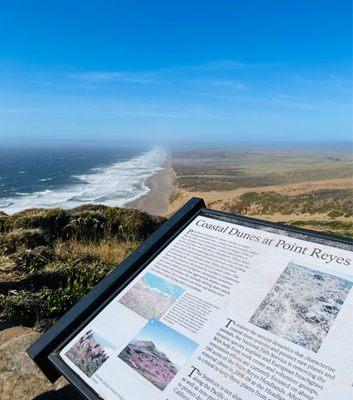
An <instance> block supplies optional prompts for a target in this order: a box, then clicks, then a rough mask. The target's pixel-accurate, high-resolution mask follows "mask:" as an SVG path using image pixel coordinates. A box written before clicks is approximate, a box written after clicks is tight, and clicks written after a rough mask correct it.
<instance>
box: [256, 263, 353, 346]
mask: <svg viewBox="0 0 353 400" xmlns="http://www.w3.org/2000/svg"><path fill="white" fill-rule="evenodd" d="M352 285H353V283H352V281H350V280H347V279H343V278H341V277H338V276H336V275H332V274H329V273H326V272H322V271H320V270H314V269H311V268H307V267H303V266H301V265H298V264H295V263H293V262H291V263H289V264H288V265H287V267H286V268H285V270H284V271H283V272H282V274H281V275H280V277H279V278H278V280H277V282H276V283H275V285H274V286H273V287H272V289H271V290H270V292H269V293H268V294H267V296H266V297H265V299H264V300H263V301H262V303H261V304H260V306H259V307H258V309H257V310H256V311H255V313H254V314H253V316H252V317H251V319H250V321H249V322H251V323H252V324H254V325H256V326H258V327H260V328H262V329H266V330H267V331H269V332H272V333H273V334H275V335H277V336H280V337H282V338H284V339H287V340H289V341H291V342H293V343H295V344H298V345H300V346H303V347H305V348H306V349H308V350H311V351H314V352H315V353H316V352H317V351H318V350H319V349H320V347H321V345H322V342H323V340H324V338H325V336H326V335H327V333H328V331H329V330H330V328H331V326H332V324H333V323H334V321H335V318H336V316H337V315H338V313H339V312H340V309H341V307H342V305H343V303H344V301H345V299H346V297H347V295H348V293H349V291H350V290H351V288H352Z"/></svg>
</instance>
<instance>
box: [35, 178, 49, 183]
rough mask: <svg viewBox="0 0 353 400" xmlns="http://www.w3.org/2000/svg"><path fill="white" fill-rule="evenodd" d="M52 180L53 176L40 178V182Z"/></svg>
mask: <svg viewBox="0 0 353 400" xmlns="http://www.w3.org/2000/svg"><path fill="white" fill-rule="evenodd" d="M52 180H53V178H43V179H38V182H49V181H52Z"/></svg>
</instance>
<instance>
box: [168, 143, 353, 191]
mask: <svg viewBox="0 0 353 400" xmlns="http://www.w3.org/2000/svg"><path fill="white" fill-rule="evenodd" d="M172 156H173V159H172V165H173V169H174V171H175V174H176V184H177V187H179V188H182V189H186V190H189V191H210V190H218V191H222V190H234V189H237V188H241V187H248V188H251V187H254V188H255V187H259V186H269V185H279V184H289V183H299V182H308V181H316V180H324V179H342V178H351V176H352V159H351V155H349V154H336V153H332V154H331V153H320V152H303V151H235V150H222V149H200V150H198V151H178V152H174V153H173V155H172Z"/></svg>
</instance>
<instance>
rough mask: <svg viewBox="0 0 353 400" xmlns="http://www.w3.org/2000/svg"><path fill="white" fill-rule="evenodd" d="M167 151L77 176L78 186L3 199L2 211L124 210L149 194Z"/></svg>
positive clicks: (1, 203) (9, 212)
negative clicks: (91, 206)
mask: <svg viewBox="0 0 353 400" xmlns="http://www.w3.org/2000/svg"><path fill="white" fill-rule="evenodd" d="M166 157H167V151H166V150H164V149H162V148H154V149H152V150H150V151H148V152H146V153H144V154H142V155H140V156H137V157H134V158H132V159H130V160H128V161H121V162H116V163H114V164H111V165H109V166H105V167H99V168H93V169H92V170H91V171H90V172H89V173H87V174H84V175H75V176H74V178H76V179H77V180H78V182H77V183H75V184H71V185H68V186H64V187H60V188H57V189H53V190H49V189H47V190H44V191H41V192H33V193H30V194H27V193H21V194H19V196H18V197H7V198H0V210H2V211H4V212H6V213H7V214H12V213H15V212H17V211H21V210H24V209H27V208H42V207H43V208H52V207H61V208H73V207H77V206H80V205H82V204H104V205H107V206H120V207H121V206H124V205H126V204H127V203H129V202H131V201H134V200H136V199H138V198H139V197H141V196H144V195H145V194H147V193H148V192H149V191H150V189H149V187H148V186H147V185H146V179H147V178H149V177H150V176H152V175H154V174H155V173H157V172H158V171H160V170H161V169H162V164H163V162H164V161H165V160H166Z"/></svg>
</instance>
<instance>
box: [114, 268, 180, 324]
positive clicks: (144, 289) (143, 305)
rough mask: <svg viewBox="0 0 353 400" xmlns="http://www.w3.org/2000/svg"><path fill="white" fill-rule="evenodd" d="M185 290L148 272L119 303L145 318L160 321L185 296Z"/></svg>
mask: <svg viewBox="0 0 353 400" xmlns="http://www.w3.org/2000/svg"><path fill="white" fill-rule="evenodd" d="M183 292H184V289H183V288H181V287H179V286H178V285H174V284H171V283H169V282H167V281H166V280H164V279H162V278H160V277H158V276H156V275H154V274H151V273H150V272H147V273H146V274H145V275H144V276H143V278H142V279H140V280H139V281H138V282H137V283H136V284H135V285H134V286H133V287H132V288H131V289H130V290H129V291H128V292H127V293H125V295H124V296H123V297H122V298H121V299H120V300H119V303H121V304H123V305H124V306H125V307H127V308H129V309H130V310H131V311H134V312H135V313H136V314H138V315H140V316H141V317H143V318H146V319H148V320H149V319H151V318H157V319H159V318H160V317H161V316H162V315H163V314H164V313H165V312H166V311H167V310H168V308H169V307H170V306H171V305H172V304H173V303H174V302H175V301H176V300H177V299H178V298H179V297H180V296H181V295H182V294H183Z"/></svg>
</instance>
